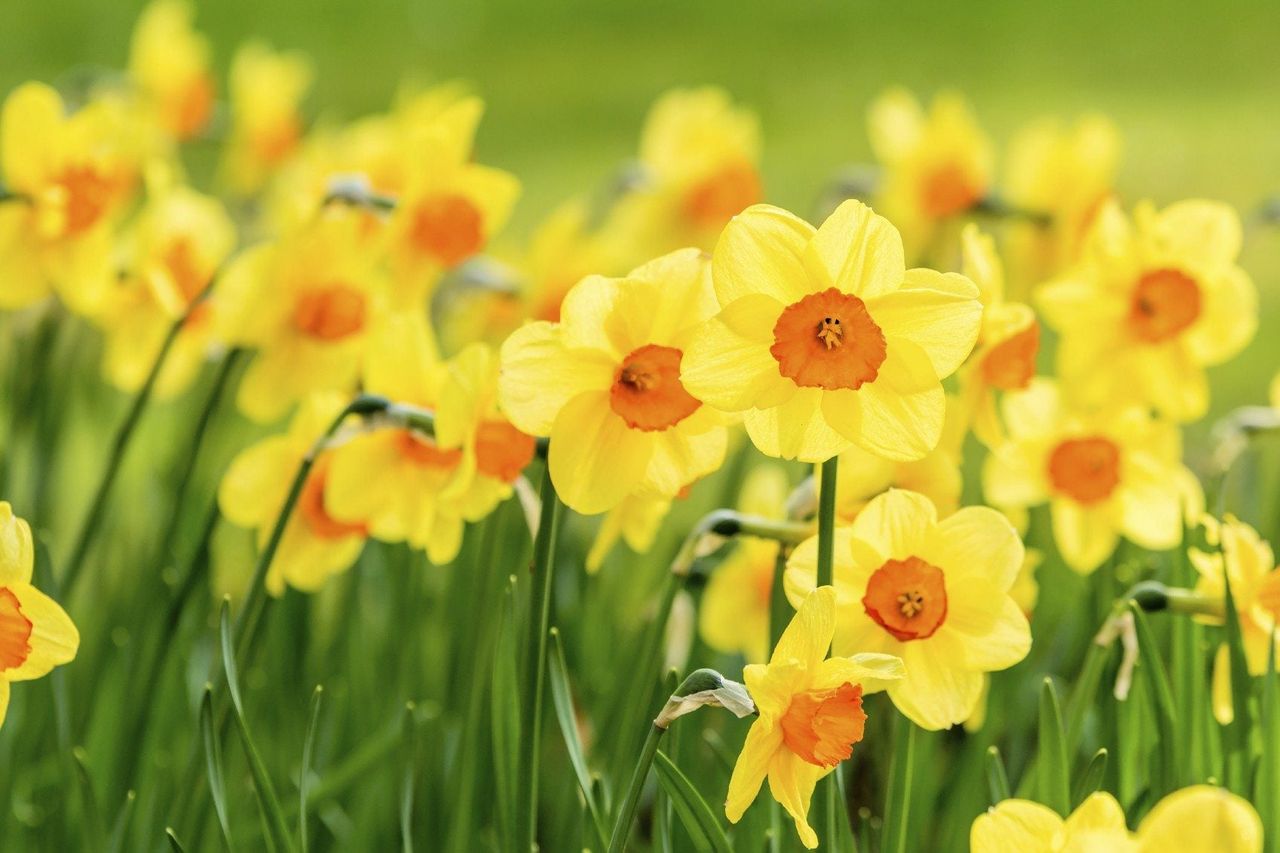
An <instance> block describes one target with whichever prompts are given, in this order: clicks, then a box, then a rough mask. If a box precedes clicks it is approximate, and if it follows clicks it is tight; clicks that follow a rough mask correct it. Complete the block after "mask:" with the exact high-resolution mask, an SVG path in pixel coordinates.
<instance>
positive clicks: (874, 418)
mask: <svg viewBox="0 0 1280 853" xmlns="http://www.w3.org/2000/svg"><path fill="white" fill-rule="evenodd" d="M857 393H858V402H859V403H860V404H861V407H862V410H861V415H862V417H861V421H860V429H859V431H858V434H857V435H846V436H845V437H846V438H850V439H852V440H853V441H854V442H855V443H856V444H857V445H858V446H859V447H861V448H862V449H863V450H866V451H868V452H870V453H874V454H876V455H877V456H883V457H884V458H885V459H891V460H893V461H895V462H912V461H914V460H916V459H922V458H924V457H925V456H926V455H928V453H929V452H930V451H932V450H933V449H934V448H935V447H937V446H938V442H939V440H941V438H942V425H943V423H944V422H945V420H946V413H947V398H946V395H945V394H944V393H943V391H942V385H941V384H938V383H934V386H933V387H932V388H927V389H924V390H921V391H913V392H911V393H908V394H903V393H900V392H898V391H897V390H896V389H893V388H891V387H889V386H888V384H887V383H882V382H872V383H870V384H869V385H863V386H862V387H861V388H859V389H858V392H857ZM813 461H817V460H813Z"/></svg>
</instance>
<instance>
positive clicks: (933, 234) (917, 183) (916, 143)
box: [867, 89, 994, 258]
mask: <svg viewBox="0 0 1280 853" xmlns="http://www.w3.org/2000/svg"><path fill="white" fill-rule="evenodd" d="M867 122H868V132H869V133H870V136H871V150H872V151H873V152H874V153H875V155H876V159H877V160H879V161H880V163H881V164H882V165H883V166H884V179H883V183H882V185H881V186H880V187H879V188H878V190H877V192H876V194H875V195H876V199H877V201H876V206H877V207H878V208H880V209H881V211H882V212H883V213H884V215H885V216H887V217H889V219H890V220H891V221H892V222H893V223H894V224H896V225H897V226H898V227H899V228H901V229H902V234H903V242H905V243H906V245H907V256H908V257H910V258H915V257H919V255H920V254H921V253H922V252H926V251H930V250H931V249H935V248H936V247H935V241H936V239H937V237H938V235H939V233H940V228H941V227H942V226H943V225H944V224H946V223H947V222H948V221H950V220H953V219H955V218H957V217H960V216H962V215H963V214H965V213H967V212H968V211H970V210H972V209H973V208H974V207H975V206H976V205H977V204H979V203H980V202H981V201H982V200H983V199H985V198H986V196H987V194H988V193H989V191H990V188H991V182H992V169H993V160H994V155H993V153H992V149H991V142H990V141H989V140H988V139H987V136H986V134H985V133H983V131H982V129H981V128H980V127H979V126H978V123H977V121H976V119H975V118H974V117H973V114H972V112H971V111H970V109H969V105H968V104H967V103H966V102H965V100H964V99H963V98H962V97H960V96H959V95H957V94H955V93H950V92H948V93H943V94H940V95H938V96H936V97H935V98H934V100H933V103H932V104H931V105H930V108H929V110H928V112H927V113H926V111H925V109H924V108H923V107H922V106H921V104H920V102H919V101H918V100H916V98H915V96H914V95H912V94H911V93H910V92H908V91H906V90H905V89H891V90H889V91H887V92H885V93H884V94H883V95H881V96H880V97H879V98H877V99H876V100H875V101H874V102H873V103H872V105H871V107H870V110H869V112H868V116H867Z"/></svg>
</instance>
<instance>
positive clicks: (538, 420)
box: [498, 323, 614, 435]
mask: <svg viewBox="0 0 1280 853" xmlns="http://www.w3.org/2000/svg"><path fill="white" fill-rule="evenodd" d="M501 365H502V366H501V368H500V369H499V372H498V398H499V402H500V403H501V405H502V411H503V413H504V414H506V416H507V417H508V418H509V419H510V420H511V423H512V424H514V425H515V426H516V428H517V429H519V430H520V431H521V432H524V433H528V434H529V435H549V434H550V433H551V426H552V424H554V423H555V420H556V416H557V415H558V414H559V413H560V410H561V409H563V408H564V406H565V404H566V403H568V402H569V400H570V399H572V398H573V397H576V396H577V395H578V394H581V393H582V392H584V391H595V390H601V389H604V388H608V387H609V385H610V384H611V383H612V382H613V369H614V365H613V363H612V361H611V360H610V359H609V357H608V356H607V354H606V353H604V352H602V351H600V350H594V349H592V350H588V349H573V350H571V349H568V348H566V347H565V346H564V343H563V339H562V337H561V335H560V332H559V330H558V329H557V327H556V326H555V325H553V324H551V323H529V324H528V325H525V326H522V327H521V328H519V329H516V330H515V331H514V332H512V333H511V336H510V337H508V338H507V340H506V342H505V343H503V345H502V354H501Z"/></svg>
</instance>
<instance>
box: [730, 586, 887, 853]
mask: <svg viewBox="0 0 1280 853" xmlns="http://www.w3.org/2000/svg"><path fill="white" fill-rule="evenodd" d="M835 632H836V592H835V590H834V589H832V588H831V587H829V586H824V587H819V588H818V589H816V590H813V591H812V592H811V593H810V594H809V595H807V596H806V597H805V598H804V600H803V601H802V602H801V603H800V607H799V608H798V610H797V612H796V615H795V618H793V619H792V620H791V624H790V625H788V626H787V630H786V631H785V632H783V634H782V637H781V638H780V639H779V640H778V645H777V648H775V649H774V650H773V656H772V657H771V658H769V663H767V664H751V665H749V666H747V667H746V669H744V670H743V680H744V681H745V682H746V686H747V691H748V692H749V693H750V694H751V698H752V699H753V700H754V701H755V703H756V707H757V709H758V710H759V711H760V716H759V717H758V718H757V719H756V721H755V722H753V723H752V724H751V729H750V730H749V731H748V732H747V739H746V742H745V743H743V745H742V752H741V753H739V754H738V761H737V763H736V764H735V765H734V767H733V776H732V777H731V778H730V779H729V793H728V797H727V798H726V800H725V805H724V811H725V815H726V816H727V817H728V818H729V820H730V822H732V823H737V822H738V820H739V819H740V818H741V817H742V814H743V812H745V811H746V810H747V807H748V806H750V805H751V803H752V802H753V801H754V800H755V798H756V794H757V793H759V791H760V786H761V785H762V784H763V783H764V780H765V778H766V777H767V778H768V780H769V791H770V793H772V794H773V798H774V799H775V800H777V801H778V802H779V803H781V804H782V807H783V808H784V809H786V810H787V813H788V814H789V815H791V817H792V819H793V820H794V821H795V825H796V831H797V832H798V833H799V834H800V840H801V841H802V842H803V843H804V846H805V847H807V848H809V849H810V850H812V849H814V848H816V847H817V846H818V835H817V833H815V832H814V831H813V827H811V826H810V825H809V821H808V814H809V801H810V800H811V799H812V798H813V789H814V787H815V786H816V785H817V784H818V780H819V779H821V778H822V777H824V776H826V775H827V774H828V773H830V772H831V771H832V770H834V769H835V766H836V765H837V764H839V763H840V762H841V761H843V760H845V759H846V758H848V757H849V756H850V755H851V754H852V753H853V746H854V744H856V743H857V742H858V741H860V740H862V734H863V726H864V724H865V723H866V720H867V715H866V713H865V712H864V711H863V710H862V697H863V696H865V695H866V694H868V693H873V692H875V691H878V690H883V689H885V688H886V687H888V688H889V689H892V688H893V686H894V685H896V684H898V683H900V681H899V680H900V679H901V678H902V674H903V667H902V661H900V660H898V659H897V658H896V657H892V656H890V655H883V654H871V653H866V654H855V655H851V656H844V655H838V656H836V657H832V658H828V657H827V649H828V647H829V646H830V645H831V638H832V635H833V634H834V633H835Z"/></svg>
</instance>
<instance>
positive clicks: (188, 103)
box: [171, 74, 214, 139]
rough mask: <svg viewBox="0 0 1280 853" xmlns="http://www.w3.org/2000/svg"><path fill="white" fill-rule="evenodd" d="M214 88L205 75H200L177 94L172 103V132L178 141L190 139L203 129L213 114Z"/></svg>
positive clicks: (211, 81)
mask: <svg viewBox="0 0 1280 853" xmlns="http://www.w3.org/2000/svg"><path fill="white" fill-rule="evenodd" d="M213 100H214V86H213V80H212V79H210V78H209V75H207V74H201V75H199V76H197V77H195V78H194V79H192V81H191V82H190V83H189V84H188V85H187V86H185V87H183V89H182V90H181V91H180V92H179V93H178V95H177V97H176V98H175V99H174V102H173V106H172V109H173V113H172V115H171V121H172V122H173V132H174V134H175V135H176V136H177V137H178V138H179V139H190V138H192V137H193V136H195V135H196V134H197V133H199V132H200V131H201V130H203V129H204V126H205V125H206V124H208V123H209V116H211V115H212V114H213Z"/></svg>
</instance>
